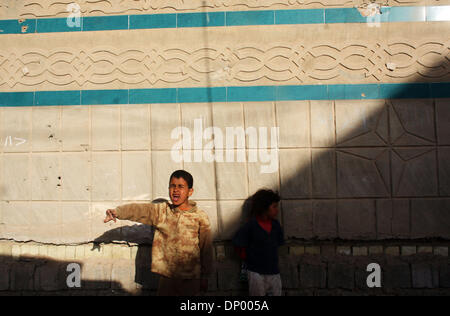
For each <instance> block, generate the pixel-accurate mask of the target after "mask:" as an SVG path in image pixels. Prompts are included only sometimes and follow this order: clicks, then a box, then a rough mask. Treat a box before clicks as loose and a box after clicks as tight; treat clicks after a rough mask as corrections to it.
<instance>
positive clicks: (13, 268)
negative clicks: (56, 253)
mask: <svg viewBox="0 0 450 316" xmlns="http://www.w3.org/2000/svg"><path fill="white" fill-rule="evenodd" d="M75 266H76V267H75ZM111 267H112V265H111V264H106V266H105V263H104V262H102V264H98V263H96V262H95V261H93V262H90V263H81V262H77V261H76V260H72V261H56V260H52V259H49V258H35V257H23V256H21V257H20V260H17V259H14V258H12V257H8V256H0V295H1V294H2V291H7V292H6V293H8V292H9V293H15V294H23V295H33V293H36V292H38V293H44V292H47V293H48V294H52V293H53V294H61V295H120V294H123V295H129V294H133V293H129V292H127V291H126V290H124V289H123V286H122V284H121V283H120V282H116V281H111V280H109V281H108V272H107V269H108V268H109V269H111ZM78 271H79V272H80V274H79V276H80V277H79V279H77V278H78V277H77V273H78ZM78 280H79V281H78ZM3 293H4V292H3Z"/></svg>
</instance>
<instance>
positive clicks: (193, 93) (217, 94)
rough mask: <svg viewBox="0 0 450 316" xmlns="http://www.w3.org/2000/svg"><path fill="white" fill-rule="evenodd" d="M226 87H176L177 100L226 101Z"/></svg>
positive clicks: (190, 101) (185, 101) (192, 101)
mask: <svg viewBox="0 0 450 316" xmlns="http://www.w3.org/2000/svg"><path fill="white" fill-rule="evenodd" d="M226 101H227V88H226V87H218V88H216V87H214V88H183V89H178V102H180V103H197V102H226Z"/></svg>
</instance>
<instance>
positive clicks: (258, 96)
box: [227, 86, 277, 102]
mask: <svg viewBox="0 0 450 316" xmlns="http://www.w3.org/2000/svg"><path fill="white" fill-rule="evenodd" d="M276 89H277V87H276V86H256V87H229V88H228V92H227V101H228V102H239V101H247V102H257V101H275V100H276Z"/></svg>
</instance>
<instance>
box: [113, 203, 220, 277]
mask: <svg viewBox="0 0 450 316" xmlns="http://www.w3.org/2000/svg"><path fill="white" fill-rule="evenodd" d="M189 204H190V205H191V206H192V208H191V209H190V210H189V211H180V210H179V209H178V208H175V207H174V206H173V205H172V204H170V203H168V202H164V203H146V204H137V203H132V204H127V205H122V206H119V207H117V208H116V213H117V218H118V219H120V220H130V221H134V222H140V223H143V224H147V225H151V226H154V227H155V236H154V239H153V247H152V272H154V273H158V274H160V275H163V276H166V277H169V278H177V279H200V278H207V277H208V275H209V274H210V273H211V272H212V271H211V270H212V264H213V258H212V256H213V250H212V235H211V227H210V224H209V219H208V215H207V214H206V213H205V212H204V211H202V210H199V209H198V208H197V204H196V202H193V201H189Z"/></svg>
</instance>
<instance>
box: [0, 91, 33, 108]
mask: <svg viewBox="0 0 450 316" xmlns="http://www.w3.org/2000/svg"><path fill="white" fill-rule="evenodd" d="M32 105H34V92H1V93H0V106H32Z"/></svg>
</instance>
